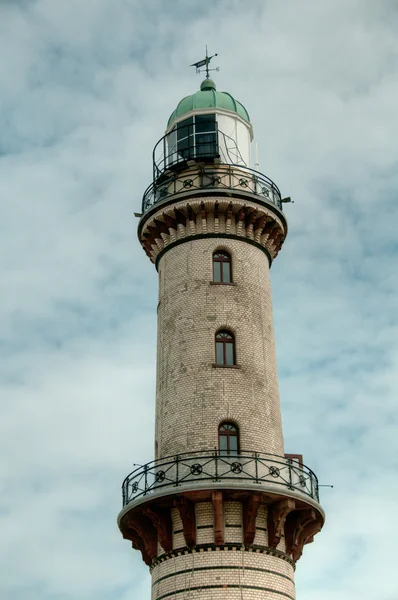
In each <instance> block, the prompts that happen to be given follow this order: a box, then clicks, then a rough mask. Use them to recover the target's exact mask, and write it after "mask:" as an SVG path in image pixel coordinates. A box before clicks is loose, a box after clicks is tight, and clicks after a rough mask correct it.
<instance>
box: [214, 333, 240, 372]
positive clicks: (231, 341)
mask: <svg viewBox="0 0 398 600" xmlns="http://www.w3.org/2000/svg"><path fill="white" fill-rule="evenodd" d="M222 334H224V337H218V336H221V335H222ZM227 336H229V337H227ZM214 342H215V358H216V361H215V366H216V367H236V366H237V365H236V342H235V336H234V334H233V333H232V331H228V330H227V329H220V330H219V331H217V332H216V334H215V336H214ZM217 344H222V360H223V362H218V349H217ZM227 346H232V363H229V362H227V357H228V352H227Z"/></svg>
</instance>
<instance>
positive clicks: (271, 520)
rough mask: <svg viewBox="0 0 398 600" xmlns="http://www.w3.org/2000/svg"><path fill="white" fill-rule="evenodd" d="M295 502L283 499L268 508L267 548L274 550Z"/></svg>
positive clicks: (290, 499)
mask: <svg viewBox="0 0 398 600" xmlns="http://www.w3.org/2000/svg"><path fill="white" fill-rule="evenodd" d="M295 507H296V502H295V500H293V499H292V498H285V499H284V500H280V501H279V502H276V503H275V504H271V505H270V506H269V507H268V519H267V520H268V546H269V547H270V548H276V547H277V545H278V544H279V542H280V541H281V537H282V533H283V528H284V525H285V521H286V517H287V515H288V514H289V513H290V512H291V511H292V510H294V509H295Z"/></svg>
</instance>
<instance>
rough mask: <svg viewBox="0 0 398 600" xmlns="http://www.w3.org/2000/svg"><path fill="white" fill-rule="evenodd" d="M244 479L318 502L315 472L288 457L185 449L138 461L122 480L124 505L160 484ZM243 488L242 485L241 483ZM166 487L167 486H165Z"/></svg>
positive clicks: (158, 486)
mask: <svg viewBox="0 0 398 600" xmlns="http://www.w3.org/2000/svg"><path fill="white" fill-rule="evenodd" d="M206 481H207V482H210V483H216V482H230V483H235V484H236V483H237V482H247V483H256V484H258V485H261V484H264V483H266V484H268V485H272V486H275V488H276V489H278V488H279V489H280V488H281V487H282V488H283V487H285V488H287V489H289V490H292V491H295V492H299V493H301V494H304V495H305V496H308V497H310V498H312V499H313V500H315V501H317V502H319V485H318V479H317V477H316V475H315V473H314V472H313V471H312V470H311V469H309V468H308V467H306V466H305V465H302V464H296V463H294V462H293V460H292V459H291V458H288V457H284V456H278V455H275V454H266V453H262V452H246V451H241V452H239V453H236V454H229V455H223V454H221V453H220V451H218V450H204V451H201V452H186V453H183V454H176V455H173V456H167V457H165V458H161V459H157V460H154V461H151V462H149V463H147V464H145V465H139V466H138V467H137V468H136V469H135V470H134V471H132V472H131V473H130V474H129V475H128V476H127V477H126V478H125V480H124V481H123V484H122V496H123V506H126V505H127V504H129V503H130V502H132V501H133V500H136V499H137V498H139V497H141V496H147V495H150V494H152V493H154V492H156V491H157V490H159V489H162V488H167V487H170V488H175V487H179V486H184V485H186V484H189V485H191V484H193V483H195V484H198V483H200V484H202V483H203V482H206ZM242 487H243V488H244V485H243V486H242ZM165 491H166V490H165Z"/></svg>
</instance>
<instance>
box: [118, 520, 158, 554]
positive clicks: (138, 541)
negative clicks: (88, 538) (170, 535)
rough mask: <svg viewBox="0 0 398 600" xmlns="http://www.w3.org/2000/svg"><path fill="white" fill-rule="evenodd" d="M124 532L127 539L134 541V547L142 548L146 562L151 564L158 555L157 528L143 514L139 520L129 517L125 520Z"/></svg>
mask: <svg viewBox="0 0 398 600" xmlns="http://www.w3.org/2000/svg"><path fill="white" fill-rule="evenodd" d="M122 533H123V537H124V538H125V539H127V540H130V541H131V542H132V544H133V548H136V549H137V550H141V554H142V558H143V561H144V562H145V564H146V565H151V564H152V560H153V559H155V558H156V556H157V536H156V529H155V528H154V526H153V525H152V523H151V521H150V520H149V519H148V518H146V517H143V516H142V515H141V516H140V518H139V520H136V519H132V518H128V517H127V518H125V519H124V522H123V529H122Z"/></svg>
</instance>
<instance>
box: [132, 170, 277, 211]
mask: <svg viewBox="0 0 398 600" xmlns="http://www.w3.org/2000/svg"><path fill="white" fill-rule="evenodd" d="M196 190H200V192H201V193H206V194H209V193H214V192H215V193H217V192H220V191H222V190H228V191H229V192H231V191H235V192H240V193H242V192H243V193H245V192H249V193H250V194H255V195H256V196H257V197H258V198H259V199H260V200H261V201H262V202H265V203H271V204H274V205H275V206H277V207H278V208H279V209H280V210H282V196H281V193H280V191H279V188H278V187H277V185H275V183H274V182H273V181H272V180H271V179H269V178H268V177H266V176H265V175H263V174H262V173H259V172H258V171H254V170H253V169H249V168H248V167H244V166H242V165H230V164H218V165H216V164H211V165H209V164H202V165H197V166H192V167H190V168H187V169H184V171H183V172H174V173H173V172H171V171H167V170H166V171H165V172H164V173H163V175H162V177H159V178H158V179H157V180H156V181H155V182H154V183H151V185H150V186H148V188H147V189H146V190H145V192H144V196H143V199H142V213H146V212H147V211H148V210H149V209H150V208H151V207H152V206H153V205H154V204H156V203H157V202H161V201H164V200H167V199H168V198H170V197H172V196H175V195H177V194H182V193H183V194H186V193H187V192H193V193H195V191H196Z"/></svg>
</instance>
